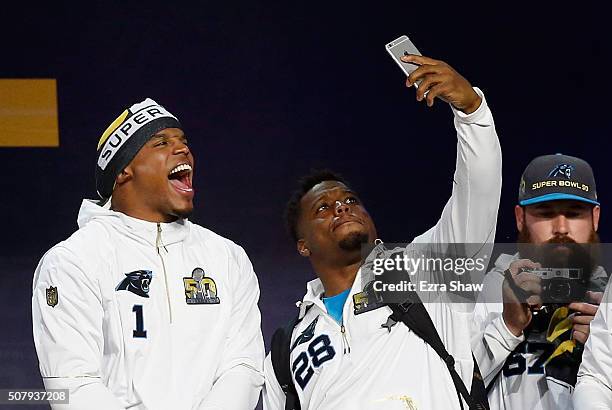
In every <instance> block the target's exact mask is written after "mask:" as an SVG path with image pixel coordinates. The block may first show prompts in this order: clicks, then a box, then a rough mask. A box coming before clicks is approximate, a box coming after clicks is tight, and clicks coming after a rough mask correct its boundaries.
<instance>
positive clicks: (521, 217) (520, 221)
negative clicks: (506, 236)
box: [514, 205, 525, 232]
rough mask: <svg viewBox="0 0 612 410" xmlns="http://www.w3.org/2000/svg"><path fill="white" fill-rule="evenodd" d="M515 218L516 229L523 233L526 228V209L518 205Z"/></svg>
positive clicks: (515, 209)
mask: <svg viewBox="0 0 612 410" xmlns="http://www.w3.org/2000/svg"><path fill="white" fill-rule="evenodd" d="M514 218H515V219H516V229H518V231H519V232H521V231H522V230H523V227H524V226H525V208H523V207H522V206H520V205H516V206H515V207H514Z"/></svg>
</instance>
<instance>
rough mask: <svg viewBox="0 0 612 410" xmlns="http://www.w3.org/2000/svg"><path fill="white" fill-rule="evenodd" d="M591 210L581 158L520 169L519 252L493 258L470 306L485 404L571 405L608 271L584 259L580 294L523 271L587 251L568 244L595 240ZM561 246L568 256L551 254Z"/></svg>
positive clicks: (551, 158) (588, 173) (540, 161)
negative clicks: (551, 287)
mask: <svg viewBox="0 0 612 410" xmlns="http://www.w3.org/2000/svg"><path fill="white" fill-rule="evenodd" d="M599 215H600V207H599V202H598V199H597V193H596V186H595V178H594V176H593V171H592V169H591V167H590V165H589V164H588V163H587V162H586V161H584V160H582V159H580V158H576V157H573V156H569V155H562V154H555V155H543V156H539V157H536V158H535V159H533V160H532V161H531V162H530V163H529V165H528V166H527V167H526V168H525V171H524V172H523V175H522V177H521V182H520V184H519V197H518V204H517V205H516V206H515V216H516V226H517V229H518V231H519V239H518V242H519V251H520V252H518V253H516V254H502V255H500V256H499V258H498V259H497V261H496V263H495V267H494V268H493V269H492V270H491V271H490V272H489V273H488V274H487V275H486V277H485V280H484V288H483V292H482V294H481V301H482V302H483V303H478V304H477V305H476V309H475V311H474V322H475V325H476V327H477V328H478V329H479V331H477V332H475V334H474V339H473V349H474V352H475V355H476V359H477V360H478V363H479V366H480V370H481V372H482V376H483V377H484V380H485V384H487V386H488V390H489V404H490V405H491V409H492V410H498V409H499V410H502V409H517V410H518V409H521V410H522V409H533V410H553V409H554V410H560V409H572V405H571V397H570V395H571V393H572V391H573V389H574V384H575V383H576V375H577V371H578V364H579V363H580V359H581V347H582V345H583V344H584V343H585V342H586V341H587V339H588V338H589V333H590V332H589V331H590V326H589V324H590V322H591V321H592V320H593V317H594V315H595V312H596V311H597V305H598V304H599V301H600V300H601V296H602V291H603V289H604V288H605V286H606V282H607V280H608V276H607V274H606V272H605V271H604V269H603V268H602V267H601V266H597V265H594V266H590V265H592V263H591V262H590V261H589V263H586V264H585V265H584V266H589V267H588V268H586V269H583V271H584V272H585V273H587V274H588V286H587V287H585V289H584V291H586V293H585V294H584V296H581V295H580V294H581V293H584V292H579V291H576V292H572V293H571V295H567V296H562V293H561V292H559V294H558V295H557V297H553V296H552V295H551V294H550V292H548V293H545V292H543V290H542V289H543V286H544V284H543V282H542V281H541V278H540V277H539V276H537V275H535V274H534V273H532V272H530V270H533V269H536V270H537V269H540V268H542V267H544V268H563V267H564V265H567V266H572V267H574V268H576V267H578V265H577V264H576V263H577V262H578V261H579V259H580V258H579V257H578V256H577V255H578V254H579V249H584V250H587V251H589V253H591V252H590V251H591V248H588V247H582V246H580V247H579V246H576V245H575V244H587V243H598V242H599V238H598V235H597V229H598V225H599ZM568 244H569V245H568ZM585 246H587V245H585ZM562 248H565V249H567V250H571V251H572V253H574V254H575V255H574V256H572V257H569V258H568V257H567V256H565V257H562V258H561V257H558V255H560V253H557V252H555V249H562ZM593 253H594V252H593ZM563 254H565V255H567V253H566V252H564V253H563ZM570 255H571V254H570ZM587 259H588V258H587ZM551 265H553V266H551ZM586 271H588V272H586ZM509 280H512V281H513V282H514V286H512V284H511V283H510V282H509ZM523 292H525V294H523V295H521V294H522V293H523ZM532 311H534V312H536V313H533V312H532ZM563 319H566V320H565V321H563ZM591 326H592V325H591ZM552 329H555V331H552ZM591 333H592V331H591ZM577 409H582V407H577Z"/></svg>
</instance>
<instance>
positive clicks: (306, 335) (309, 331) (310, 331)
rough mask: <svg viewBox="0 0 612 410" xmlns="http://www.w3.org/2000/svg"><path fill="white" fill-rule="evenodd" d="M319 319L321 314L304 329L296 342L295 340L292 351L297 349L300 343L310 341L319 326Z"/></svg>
mask: <svg viewBox="0 0 612 410" xmlns="http://www.w3.org/2000/svg"><path fill="white" fill-rule="evenodd" d="M318 320H319V316H317V317H316V318H315V320H313V321H312V323H311V324H309V325H308V326H307V327H306V329H304V331H303V332H302V333H301V334H300V335H299V336H298V337H297V338H296V339H295V342H293V346H291V351H293V349H295V348H296V347H297V346H298V345H301V344H302V343H306V342H309V341H310V339H312V338H313V337H314V333H315V327H316V326H317V321H318Z"/></svg>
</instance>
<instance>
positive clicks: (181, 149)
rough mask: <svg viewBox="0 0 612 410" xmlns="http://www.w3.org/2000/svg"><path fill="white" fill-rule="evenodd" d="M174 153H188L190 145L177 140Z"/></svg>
mask: <svg viewBox="0 0 612 410" xmlns="http://www.w3.org/2000/svg"><path fill="white" fill-rule="evenodd" d="M174 153H175V154H185V155H188V154H189V147H188V146H187V144H185V143H184V142H183V141H177V143H176V145H175V146H174Z"/></svg>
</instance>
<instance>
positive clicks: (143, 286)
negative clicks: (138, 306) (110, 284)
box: [115, 270, 153, 298]
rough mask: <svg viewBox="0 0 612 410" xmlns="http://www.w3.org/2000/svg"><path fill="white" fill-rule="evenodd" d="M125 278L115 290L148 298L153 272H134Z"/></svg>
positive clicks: (127, 274)
mask: <svg viewBox="0 0 612 410" xmlns="http://www.w3.org/2000/svg"><path fill="white" fill-rule="evenodd" d="M125 276H126V278H125V279H123V280H122V281H121V283H119V284H118V285H117V287H116V288H115V290H128V291H130V292H132V293H134V294H136V295H138V296H142V297H143V298H148V297H149V285H150V284H151V280H152V279H153V272H151V271H150V270H135V271H134V272H130V273H126V274H125Z"/></svg>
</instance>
